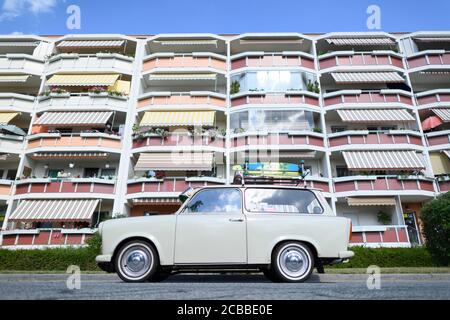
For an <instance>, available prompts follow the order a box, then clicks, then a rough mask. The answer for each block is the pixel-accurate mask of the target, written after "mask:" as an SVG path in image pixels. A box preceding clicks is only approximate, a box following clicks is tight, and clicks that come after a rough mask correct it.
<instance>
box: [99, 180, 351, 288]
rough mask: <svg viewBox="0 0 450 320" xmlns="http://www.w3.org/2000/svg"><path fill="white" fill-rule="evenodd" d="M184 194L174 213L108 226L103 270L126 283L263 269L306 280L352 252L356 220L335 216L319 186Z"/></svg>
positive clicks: (273, 276)
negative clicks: (176, 274) (179, 274)
mask: <svg viewBox="0 0 450 320" xmlns="http://www.w3.org/2000/svg"><path fill="white" fill-rule="evenodd" d="M185 194H187V193H185ZM183 199H185V201H184V204H183V205H182V206H181V208H180V209H179V210H178V211H177V212H176V213H175V214H173V215H159V216H158V215H156V216H145V217H134V218H126V219H113V220H109V221H106V222H103V223H101V224H100V226H99V232H100V234H101V237H102V255H99V256H97V258H96V261H97V263H98V265H99V266H100V268H102V269H103V270H106V271H108V272H117V274H118V275H119V277H120V278H121V279H122V280H124V281H126V282H142V281H159V280H162V279H165V278H166V277H167V276H169V275H170V274H171V273H174V272H182V271H194V270H195V271H203V270H220V271H223V270H225V271H233V270H243V269H246V270H259V271H262V272H263V273H264V274H265V275H266V276H267V277H268V278H269V279H270V280H272V281H283V282H302V281H304V280H306V279H307V278H308V277H309V276H310V275H311V273H312V271H313V269H314V267H316V268H317V269H318V270H319V272H320V271H321V270H323V265H324V264H329V263H336V262H342V261H343V260H345V259H348V258H351V257H353V252H352V251H349V250H348V243H349V237H350V236H351V231H352V230H351V222H350V220H349V219H347V218H342V217H336V216H335V215H333V213H332V210H331V208H330V206H329V205H328V203H327V202H326V200H325V198H324V197H323V196H322V194H321V193H320V191H318V190H311V189H304V188H300V187H279V186H267V185H261V186H258V185H252V186H250V185H249V186H220V187H205V188H201V189H197V190H194V191H191V194H189V195H188V196H185V197H184V198H183Z"/></svg>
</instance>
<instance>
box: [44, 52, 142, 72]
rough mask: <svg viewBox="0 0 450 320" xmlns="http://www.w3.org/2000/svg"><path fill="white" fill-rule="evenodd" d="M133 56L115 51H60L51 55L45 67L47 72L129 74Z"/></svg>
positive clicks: (131, 70)
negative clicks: (111, 72) (82, 52)
mask: <svg viewBox="0 0 450 320" xmlns="http://www.w3.org/2000/svg"><path fill="white" fill-rule="evenodd" d="M133 63H134V58H131V57H128V56H124V55H121V54H117V53H97V54H78V53H62V54H58V55H56V56H53V57H51V58H50V59H49V60H48V66H47V68H46V71H47V73H55V72H59V71H68V72H72V71H92V72H100V71H115V72H117V73H126V74H131V73H132V72H133Z"/></svg>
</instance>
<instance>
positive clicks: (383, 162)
mask: <svg viewBox="0 0 450 320" xmlns="http://www.w3.org/2000/svg"><path fill="white" fill-rule="evenodd" d="M342 154H343V156H344V160H345V163H346V164H347V167H348V169H349V170H354V171H360V170H364V171H372V170H420V169H425V166H424V164H423V161H422V159H421V156H420V155H419V154H417V153H416V152H414V151H344V152H342Z"/></svg>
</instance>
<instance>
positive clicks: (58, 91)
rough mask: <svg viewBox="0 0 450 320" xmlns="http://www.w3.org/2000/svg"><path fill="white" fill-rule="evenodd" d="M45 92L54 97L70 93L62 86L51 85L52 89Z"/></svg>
mask: <svg viewBox="0 0 450 320" xmlns="http://www.w3.org/2000/svg"><path fill="white" fill-rule="evenodd" d="M44 94H45V95H46V96H53V97H59V96H68V95H70V93H69V92H68V91H67V90H66V89H63V88H60V87H51V88H50V90H48V91H46V92H45V93H44Z"/></svg>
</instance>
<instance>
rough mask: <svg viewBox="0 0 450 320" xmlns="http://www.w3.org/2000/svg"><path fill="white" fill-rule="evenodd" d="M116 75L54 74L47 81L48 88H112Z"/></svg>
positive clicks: (117, 77)
mask: <svg viewBox="0 0 450 320" xmlns="http://www.w3.org/2000/svg"><path fill="white" fill-rule="evenodd" d="M119 76H120V75H118V74H56V75H54V76H52V77H51V78H50V79H48V81H47V85H49V86H69V87H71V86H112V85H113V84H114V83H115V82H116V81H117V79H119Z"/></svg>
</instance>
